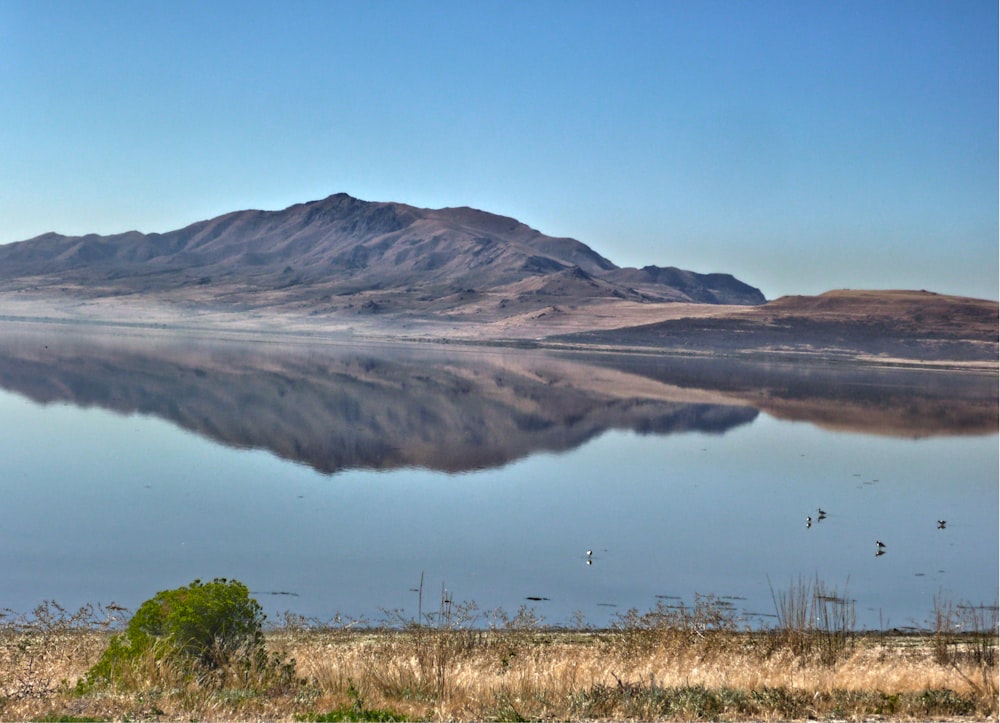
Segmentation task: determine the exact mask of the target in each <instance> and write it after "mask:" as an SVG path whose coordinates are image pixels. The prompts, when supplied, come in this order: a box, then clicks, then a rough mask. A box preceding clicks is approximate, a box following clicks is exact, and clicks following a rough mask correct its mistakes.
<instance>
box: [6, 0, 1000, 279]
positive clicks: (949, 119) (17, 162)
mask: <svg viewBox="0 0 1000 723" xmlns="http://www.w3.org/2000/svg"><path fill="white" fill-rule="evenodd" d="M997 38H998V6H997V2H996V0H940V1H937V2H924V1H922V0H861V1H857V2H855V1H853V0H838V1H837V2H829V1H827V0H822V1H821V0H790V1H789V2H779V1H775V2H767V1H766V0H755V1H753V2H749V1H747V2H744V1H740V0H728V1H726V2H712V1H711V0H649V1H648V2H627V1H622V0H614V1H608V2H589V1H587V0H574V1H572V2H561V1H559V0H523V1H520V0H519V1H508V2H500V1H491V0H462V1H460V2H450V1H446V0H440V1H437V2H430V1H422V0H407V1H404V0H393V1H389V0H383V1H379V0H369V1H365V2H336V1H334V0H324V1H316V2H296V1H295V0H281V2H277V1H274V2H255V1H254V0H237V1H234V2H228V1H225V0H214V1H212V2H202V1H201V0H198V1H192V2H188V1H186V0H169V1H158V0H148V1H142V2H137V1H135V0H122V1H121V2H105V1H102V0H87V1H86V2H76V1H72V0H65V1H62V2H53V1H49V0H23V1H22V0H0V243H6V242H10V241H17V240H23V239H26V238H30V237H32V236H35V235H38V234H40V233H44V232H46V231H58V232H60V233H65V234H81V233H87V232H97V233H115V232H120V231H126V230H129V229H139V230H141V231H146V232H150V231H168V230H172V229H175V228H180V227H182V226H185V225H187V224H188V223H191V222H194V221H198V220H201V219H205V218H210V217H212V216H215V215H218V214H221V213H225V212H228V211H233V210H239V209H245V208H262V209H280V208H284V207H285V206H288V205H291V204H293V203H297V202H301V201H309V200H315V199H318V198H323V197H325V196H327V195H329V194H331V193H337V192H341V191H343V192H346V193H349V194H351V195H353V196H357V197H359V198H362V199H365V200H370V201H399V202H403V203H409V204H412V205H415V206H423V207H433V208H438V207H442V206H473V207H476V208H481V209H484V210H487V211H491V212H494V213H500V214H504V215H508V216H514V217H516V218H517V219H519V220H521V221H523V222H525V223H527V224H529V225H530V226H532V227H534V228H537V229H538V230H540V231H542V232H544V233H547V234H550V235H553V236H572V237H574V238H577V239H579V240H581V241H583V242H584V243H586V244H588V245H589V246H591V247H592V248H593V249H594V250H596V251H597V252H599V253H601V254H603V255H604V256H606V257H608V258H610V259H611V260H612V261H614V262H615V263H617V264H619V265H621V266H642V265H645V264H657V265H661V266H679V267H681V268H687V269H691V270H694V271H700V272H709V271H725V272H729V273H732V274H734V275H736V276H737V277H738V278H740V279H742V280H744V281H746V282H748V283H751V284H753V285H755V286H757V287H759V288H760V289H761V290H762V291H763V292H764V294H765V295H766V296H768V297H769V298H775V297H777V296H781V295H783V294H792V293H807V294H811V293H820V292H822V291H826V290H828V289H833V288H917V289H919V288H924V289H928V290H933V291H939V292H946V293H956V294H964V295H969V296H979V297H984V298H994V299H995V298H997V292H998V263H1000V262H998V157H1000V150H998V113H1000V110H998V48H997V45H998V43H997Z"/></svg>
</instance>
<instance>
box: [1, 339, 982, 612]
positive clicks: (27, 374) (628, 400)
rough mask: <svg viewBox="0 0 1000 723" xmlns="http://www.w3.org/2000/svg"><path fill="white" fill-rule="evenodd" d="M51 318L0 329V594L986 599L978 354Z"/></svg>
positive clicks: (433, 600)
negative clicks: (276, 336)
mask: <svg viewBox="0 0 1000 723" xmlns="http://www.w3.org/2000/svg"><path fill="white" fill-rule="evenodd" d="M59 331H60V332H61V333H53V330H52V329H51V328H47V327H42V328H39V329H31V330H26V329H23V328H19V329H18V330H17V333H7V334H5V335H4V336H3V337H2V341H0V386H2V388H3V389H4V390H6V391H3V392H0V420H2V423H3V430H4V432H3V434H2V435H0V489H2V491H3V494H4V505H3V506H2V508H0V607H4V608H11V609H14V610H22V611H23V610H28V609H30V608H31V607H33V606H34V605H35V604H37V603H38V602H40V601H42V600H56V601H58V602H59V603H61V604H63V605H66V606H70V607H72V606H76V605H79V604H83V603H87V602H101V603H110V602H115V603H118V604H122V605H125V606H127V607H130V608H134V607H135V606H137V605H138V604H139V603H141V602H142V601H143V600H144V599H146V598H148V597H150V596H151V595H152V594H154V593H155V592H156V591H157V590H161V589H165V588H168V587H175V586H178V585H183V584H186V583H188V582H190V581H191V580H192V579H194V578H202V579H210V578H212V577H216V576H224V577H235V578H238V579H240V580H242V581H244V582H245V583H246V584H247V585H248V586H249V587H250V588H251V589H252V590H253V591H254V592H255V593H256V594H257V597H258V599H259V600H260V601H261V603H262V604H263V605H264V606H265V608H266V609H267V610H268V611H269V612H270V613H271V614H272V615H274V614H277V613H278V612H280V611H283V610H293V611H295V612H296V613H299V614H302V615H306V616H310V617H316V618H318V619H321V620H326V619H330V618H332V617H333V616H334V615H335V614H337V613H340V614H342V615H346V616H355V617H365V618H367V619H369V620H372V621H378V620H379V619H380V618H381V617H383V615H384V613H383V612H382V611H383V610H399V611H401V614H402V615H405V616H415V615H416V614H417V605H418V600H417V593H416V592H415V589H416V588H418V586H419V584H420V581H421V578H423V580H424V602H423V607H424V610H427V609H436V608H437V605H438V600H439V599H440V596H441V591H442V587H444V588H446V589H447V590H448V591H449V594H450V596H451V597H453V598H454V599H455V600H456V601H462V600H474V601H475V602H476V603H477V604H478V606H479V608H480V609H481V610H483V611H484V618H485V615H486V613H485V611H487V610H490V609H493V608H496V607H503V608H504V609H506V610H508V611H516V610H517V609H518V608H519V607H520V606H521V605H530V606H532V607H534V609H535V610H536V612H537V614H539V615H541V616H543V617H544V618H545V619H546V620H547V621H548V622H551V623H566V622H569V621H570V620H571V619H572V617H573V615H574V613H576V612H579V613H582V615H583V616H584V617H585V619H586V620H588V621H590V622H591V623H593V624H598V625H603V624H606V623H607V622H608V621H610V620H613V619H614V617H615V616H616V615H618V614H622V613H624V612H625V611H626V610H627V609H629V608H631V607H636V608H639V609H640V610H646V609H649V608H651V607H653V606H655V605H656V604H658V603H665V604H676V603H678V602H681V601H683V602H685V603H686V604H690V603H691V602H693V600H694V599H695V596H696V595H708V594H711V595H715V596H717V597H718V598H720V599H723V600H725V601H727V603H729V604H732V605H733V607H734V611H735V612H736V613H737V614H739V615H741V616H745V617H746V618H747V619H748V620H750V621H758V622H759V621H765V622H766V621H768V620H769V618H768V617H767V616H768V615H771V614H773V613H774V604H773V601H772V597H771V588H772V587H773V588H776V589H778V590H782V589H785V588H787V587H788V586H789V585H790V584H791V583H792V582H793V581H795V580H798V579H800V578H806V579H814V578H817V577H818V578H820V579H821V580H823V581H824V582H825V583H827V584H828V585H829V586H831V587H834V588H837V589H838V592H840V593H843V594H845V595H846V596H847V597H849V598H850V599H851V600H852V601H854V603H855V606H856V611H857V617H858V625H859V627H869V628H873V627H880V626H884V627H888V626H899V627H902V626H909V625H921V624H924V623H925V622H926V621H927V620H928V618H929V617H930V615H931V613H932V610H933V606H934V599H935V596H942V597H944V598H946V599H949V600H954V601H968V602H970V603H972V604H992V603H994V601H995V600H996V595H997V585H998V573H997V570H998V564H1000V563H998V554H997V547H998V544H997V542H998V522H997V511H998V492H997V489H998V485H997V470H998V453H997V436H996V419H997V416H996V414H997V413H996V409H997V400H996V377H995V375H994V376H992V377H989V376H987V377H977V376H975V375H958V374H952V373H942V372H932V373H928V372H920V371H903V372H889V371H886V370H876V369H857V368H829V369H822V368H820V367H817V366H815V365H812V366H803V365H773V364H772V365H769V366H760V365H738V364H734V363H732V362H728V363H722V362H710V361H708V360H702V359H693V360H692V359H673V358H672V359H664V358H657V357H628V358H624V357H609V356H604V355H601V356H583V357H581V356H579V355H566V354H563V355H554V354H543V353H539V352H525V351H515V350H497V349H494V350H469V349H464V348H463V349H458V348H431V347H429V345H412V346H402V347H401V346H399V345H363V346H362V345H358V344H352V343H348V344H330V343H323V344H320V343H315V342H310V343H292V342H290V341H287V340H285V341H283V343H281V344H274V343H259V342H258V343H254V344H248V343H246V342H244V341H220V340H217V339H216V340H210V339H206V338H204V337H203V336H197V335H196V336H186V337H182V338H178V337H176V336H172V335H160V336H158V337H155V338H150V337H148V336H146V335H136V336H125V335H122V334H114V335H107V334H101V335H96V336H95V335H93V334H86V335H79V334H76V333H70V332H68V331H67V330H64V329H60V330H59ZM818 508H822V509H823V510H825V512H826V513H827V515H826V517H825V519H822V520H820V519H818V513H817V509H818ZM807 516H811V517H812V518H813V522H812V524H811V525H809V526H807V522H806V518H807ZM939 519H945V520H947V525H946V527H945V529H943V530H942V529H938V525H937V520H939ZM876 539H881V540H883V541H884V542H885V543H886V551H885V554H884V555H881V556H876V554H875V553H876V547H875V540H876ZM588 549H591V550H593V554H592V556H590V557H589V558H588V556H587V555H586V554H585V552H586V550H588ZM588 563H589V564H588ZM531 598H542V599H537V600H533V599H531Z"/></svg>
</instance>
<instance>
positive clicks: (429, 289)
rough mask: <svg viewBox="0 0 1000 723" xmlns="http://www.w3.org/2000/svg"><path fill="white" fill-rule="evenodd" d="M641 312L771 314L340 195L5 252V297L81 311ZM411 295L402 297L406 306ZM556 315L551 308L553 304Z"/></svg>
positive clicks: (490, 227) (450, 219) (658, 276)
mask: <svg viewBox="0 0 1000 723" xmlns="http://www.w3.org/2000/svg"><path fill="white" fill-rule="evenodd" d="M527 286H531V287H532V293H536V292H537V293H536V295H546V296H556V297H564V298H566V299H573V300H580V299H586V298H588V297H589V296H598V297H603V296H612V297H616V298H619V299H629V300H633V301H638V302H664V301H681V302H697V303H708V304H740V305H746V304H760V303H763V302H764V301H765V298H764V295H763V294H762V293H761V292H760V290H759V289H756V288H754V287H752V286H749V285H748V284H745V283H743V282H741V281H739V280H737V279H736V278H734V277H733V276H731V275H729V274H714V273H713V274H698V273H694V272H691V271H682V270H680V269H674V268H659V267H656V266H647V267H645V268H643V269H623V268H619V267H617V266H616V265H615V264H613V263H612V262H611V261H609V260H608V259H606V258H604V257H603V256H601V255H600V254H598V253H596V252H595V251H593V250H592V249H590V248H589V247H588V246H587V245H585V244H583V243H581V242H580V241H577V240H574V239H571V238H554V237H552V236H546V235H545V234H542V233H540V232H539V231H536V230H534V229H532V228H530V227H528V226H526V225H525V224H523V223H520V222H519V221H517V220H515V219H513V218H508V217H504V216H498V215H495V214H491V213H487V212H485V211H478V210H475V209H472V208H443V209H422V208H415V207H413V206H407V205H404V204H400V203H372V202H367V201H361V200H358V199H356V198H352V197H351V196H348V195H347V194H343V193H341V194H337V195H334V196H330V197H329V198H326V199H324V200H321V201H313V202H311V203H301V204H296V205H294V206H290V207H289V208H286V209H284V210H282V211H254V210H251V211H237V212H234V213H229V214H226V215H223V216H219V217H218V218H214V219H210V220H207V221H200V222H198V223H193V224H191V225H190V226H186V227H185V228H182V229H179V230H176V231H169V232H167V233H149V234H144V233H140V232H138V231H129V232H127V233H121V234H115V235H110V236H99V235H95V234H90V235H86V236H63V235H60V234H57V233H47V234H44V235H42V236H38V237H36V238H33V239H30V240H27V241H22V242H19V243H13V244H7V245H2V246H0V291H17V290H28V291H35V292H38V291H40V290H46V289H49V290H52V289H59V290H60V293H63V294H66V293H69V294H74V295H78V296H82V297H89V298H93V297H102V296H122V295H134V294H139V295H149V294H155V295H160V297H161V298H162V295H164V294H166V295H167V296H168V298H169V299H170V300H171V301H174V302H182V301H184V300H189V301H190V300H196V301H197V302H198V303H201V304H204V303H212V304H246V305H250V306H258V305H261V304H265V305H269V306H275V307H281V306H283V305H288V304H293V305H296V306H297V308H304V307H306V308H307V307H309V306H310V305H315V307H316V309H318V310H321V311H322V310H324V309H327V310H329V309H332V308H334V307H337V308H341V309H343V308H347V307H346V306H345V305H343V304H341V305H340V306H339V307H338V306H337V305H336V304H331V300H332V299H335V298H339V299H341V300H342V299H343V298H344V297H349V296H352V295H357V294H362V293H364V294H367V296H366V297H365V298H366V301H365V303H366V304H367V306H364V305H362V304H358V305H355V306H354V307H351V308H353V309H354V310H355V311H362V310H364V309H367V310H369V311H378V310H380V304H381V306H382V307H384V306H385V303H386V302H385V300H379V299H376V298H374V297H372V296H371V292H373V291H377V292H379V293H382V294H385V295H392V294H395V295H396V296H394V297H393V298H392V300H391V303H395V304H396V308H397V309H398V308H404V307H406V308H410V309H417V308H420V307H422V306H425V307H428V308H430V307H433V308H434V309H435V310H436V311H441V310H442V300H443V299H446V298H448V297H450V296H452V295H454V294H456V293H461V294H465V296H464V297H463V298H461V299H459V298H453V299H452V300H451V302H448V303H445V306H448V305H449V304H452V303H453V304H460V302H464V301H467V300H468V295H469V294H481V293H484V292H495V291H500V292H503V291H504V290H506V289H507V287H510V289H511V295H512V296H514V295H516V294H517V293H519V291H523V288H524V287H527ZM400 295H401V296H400ZM546 303H550V302H546Z"/></svg>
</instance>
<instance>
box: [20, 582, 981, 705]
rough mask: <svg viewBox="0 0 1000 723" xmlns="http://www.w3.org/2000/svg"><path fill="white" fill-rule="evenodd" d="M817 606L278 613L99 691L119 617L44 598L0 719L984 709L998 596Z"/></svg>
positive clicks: (781, 601) (781, 599) (813, 599)
mask: <svg viewBox="0 0 1000 723" xmlns="http://www.w3.org/2000/svg"><path fill="white" fill-rule="evenodd" d="M818 592H819V593H822V592H823V591H822V590H821V589H820V590H819V591H818ZM830 602H831V601H830V600H824V598H823V597H822V595H820V596H819V597H817V590H814V589H812V588H809V587H808V586H806V587H804V588H800V590H799V591H797V592H796V591H792V592H790V593H788V594H779V595H777V596H776V607H777V608H778V613H779V614H778V623H777V624H776V625H775V626H774V627H773V628H772V629H769V630H754V631H749V630H746V629H741V625H740V622H739V621H738V620H737V619H735V617H733V616H732V614H731V613H729V612H728V611H727V610H726V608H725V607H723V606H720V605H719V604H717V602H716V601H715V600H714V599H713V598H711V597H707V598H700V599H699V601H698V602H697V603H696V604H695V605H694V606H693V607H691V608H683V607H681V608H666V607H658V608H656V609H654V610H650V611H647V612H645V613H640V612H638V611H631V612H629V613H627V614H625V615H622V616H621V617H620V618H619V619H618V621H617V622H616V623H615V624H614V625H613V626H611V627H609V628H606V629H601V630H597V629H591V628H588V627H587V626H586V625H585V624H581V625H580V626H579V627H578V628H576V629H551V628H546V627H544V626H542V625H541V624H540V623H539V622H538V620H537V619H536V618H535V617H534V614H533V613H532V611H531V610H530V609H522V610H521V611H519V612H518V613H517V614H515V615H507V614H504V613H502V612H499V613H493V614H491V615H490V616H484V615H481V614H479V613H478V611H476V610H475V607H474V606H471V605H469V606H464V607H461V608H457V609H455V610H448V611H447V614H445V611H442V612H440V613H435V614H434V615H432V616H427V618H426V620H427V623H426V624H424V625H417V624H416V623H415V622H412V621H405V620H398V621H396V622H395V623H394V624H386V625H384V626H370V625H366V626H357V625H353V624H351V623H346V622H345V623H343V624H327V625H315V624H306V621H303V620H299V619H297V618H295V616H293V615H289V616H287V618H286V619H285V620H284V621H282V622H281V624H278V625H272V626H271V627H270V628H269V629H268V632H267V635H266V643H267V649H268V650H269V651H270V653H271V654H272V660H273V661H276V662H279V663H280V665H279V666H267V669H266V670H264V669H263V668H261V669H259V670H258V669H249V668H243V669H240V670H226V671H217V672H216V673H215V674H213V675H212V676H210V677H209V676H202V677H191V676H190V675H187V676H185V675H181V674H179V673H178V672H177V671H175V670H172V669H171V668H170V666H169V665H164V664H163V661H156V660H153V659H146V660H140V661H137V662H136V663H135V667H134V669H133V670H132V671H131V672H130V675H129V678H128V680H127V681H126V682H123V683H121V684H119V685H115V686H109V687H103V688H96V689H86V688H85V687H84V686H78V685H77V683H78V681H80V680H81V679H83V677H84V676H85V674H86V672H87V670H88V669H89V668H90V666H92V665H93V664H94V663H95V661H96V660H97V659H98V658H99V657H100V655H101V653H102V651H104V650H105V648H106V647H107V645H108V641H109V639H110V636H111V635H112V634H113V632H114V631H115V630H120V629H121V625H122V623H123V621H124V619H125V618H126V617H127V614H126V613H125V611H121V610H117V609H113V610H106V609H95V608H91V607H87V608H84V609H82V610H79V611H75V612H70V611H67V610H64V609H62V608H60V607H59V606H57V605H55V604H52V603H46V604H44V605H42V606H40V607H39V608H37V609H36V610H35V611H34V612H33V613H31V614H28V615H22V616H13V615H8V616H7V617H6V618H5V619H4V620H3V621H0V622H3V623H4V624H3V625H2V626H0V719H2V720H5V721H15V720H35V721H85V720H116V721H124V720H129V721H135V720H178V721H180V720H184V721H187V720H218V721H257V720H261V721H263V720H274V721H303V720H309V721H316V720H330V721H332V720H404V719H406V720H441V721H460V720H481V721H525V720H694V719H711V720H755V721H761V720H806V719H820V720H862V719H864V720H873V719H878V720H912V719H924V720H926V719H936V720H943V719H964V720H969V719H972V720H996V719H997V618H996V608H995V607H991V608H981V607H980V608H974V607H962V606H958V605H952V604H944V603H939V604H938V605H937V609H936V610H935V611H934V613H933V617H934V619H935V621H936V622H935V623H934V626H933V627H934V628H935V629H933V630H928V631H926V632H924V633H908V634H903V633H900V632H898V631H886V632H864V633H859V632H853V631H851V630H850V629H849V625H850V624H851V622H852V620H851V617H852V616H851V615H850V614H849V612H848V608H846V607H845V606H843V605H838V604H833V605H831V604H829V603H830ZM833 602H834V603H836V602H837V601H835V600H834V601H833ZM831 611H832V614H831ZM276 671H279V672H280V674H276Z"/></svg>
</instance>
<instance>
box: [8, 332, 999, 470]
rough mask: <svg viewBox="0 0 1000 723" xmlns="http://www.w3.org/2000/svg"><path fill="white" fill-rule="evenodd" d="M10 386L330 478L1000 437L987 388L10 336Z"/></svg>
mask: <svg viewBox="0 0 1000 723" xmlns="http://www.w3.org/2000/svg"><path fill="white" fill-rule="evenodd" d="M0 387H2V388H4V389H7V390H9V391H12V392H16V393H18V394H21V395H24V396H26V397H29V398H30V399H32V400H34V401H36V402H41V403H53V402H65V403H71V404H74V405H77V406H81V407H91V406H96V407H100V408H104V409H108V410H112V411H114V412H118V413H122V414H130V413H142V414H149V415H155V416H157V417H160V418H162V419H165V420H168V421H170V422H172V423H174V424H176V425H178V426H180V427H182V428H184V429H187V430H191V431H194V432H196V433H198V434H200V435H203V436H205V437H207V438H209V439H212V440H214V441H215V442H218V443H221V444H225V445H228V446H235V447H241V448H255V449H266V450H269V451H270V452H272V453H273V454H275V455H277V456H279V457H281V458H284V459H288V460H292V461H295V462H298V463H302V464H306V465H309V466H311V467H313V468H314V469H316V470H318V471H321V472H324V473H334V472H338V471H340V470H344V469H395V468H401V467H423V468H427V469H433V470H439V471H446V472H460V471H468V470H473V469H485V468H492V467H498V466H502V465H505V464H508V463H510V462H512V461H514V460H517V459H521V458H524V457H526V456H529V455H531V454H533V453H535V452H540V451H566V450H570V449H574V448H577V447H579V446H580V445H581V444H583V443H584V442H586V441H588V440H590V439H593V438H594V437H596V436H598V435H601V434H603V433H604V432H606V431H608V430H627V431H633V432H637V433H640V434H670V433H675V432H687V431H700V432H716V433H721V432H725V431H727V430H730V429H733V428H734V427H738V426H740V425H744V424H748V423H750V422H752V421H753V420H754V419H755V418H756V417H757V415H758V414H759V411H761V410H762V411H765V412H767V413H768V414H770V415H772V416H775V417H779V418H787V419H796V420H803V421H809V422H812V423H815V424H818V425H822V426H826V427H831V428H835V429H843V430H850V431H861V432H865V433H877V434H892V435H906V436H928V435H942V434H944V435H951V434H968V433H974V434H984V433H995V432H996V419H997V394H996V379H995V376H993V375H985V374H969V373H942V372H934V371H930V372H929V371H920V370H893V371H888V370H884V369H874V368H857V367H826V368H824V367H821V366H818V365H815V364H814V365H788V364H786V365H777V364H770V365H765V364H748V363H741V364H738V363H736V362H734V361H731V360H722V359H703V358H697V359H696V358H683V357H663V356H634V355H633V356H621V355H608V354H600V355H599V354H570V353H562V354H556V353H540V352H537V351H535V352H526V351H517V350H483V349H475V350H474V349H470V348H466V347H452V346H445V347H442V346H438V345H427V344H421V345H400V344H395V345H392V344H382V345H378V344H367V345H364V346H359V345H353V344H343V343H341V344H334V343H325V344H320V343H305V342H302V343H291V342H288V341H287V340H285V341H282V342H280V343H275V342H274V341H273V340H271V341H269V342H262V341H255V342H253V343H250V342H248V341H246V340H228V341H226V340H220V339H211V338H208V337H207V336H204V335H195V334H189V335H185V336H179V335H167V334H161V335H152V336H151V335H148V334H147V335H143V336H140V335H134V336H129V335H123V334H122V333H120V332H116V333H108V332H105V333H99V334H95V333H92V332H91V333H87V334H83V333H77V332H76V331H75V330H73V329H72V328H60V329H59V333H53V328H51V327H47V326H43V327H41V328H35V327H24V326H15V327H14V328H10V329H7V330H5V332H4V333H3V334H2V336H0Z"/></svg>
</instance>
